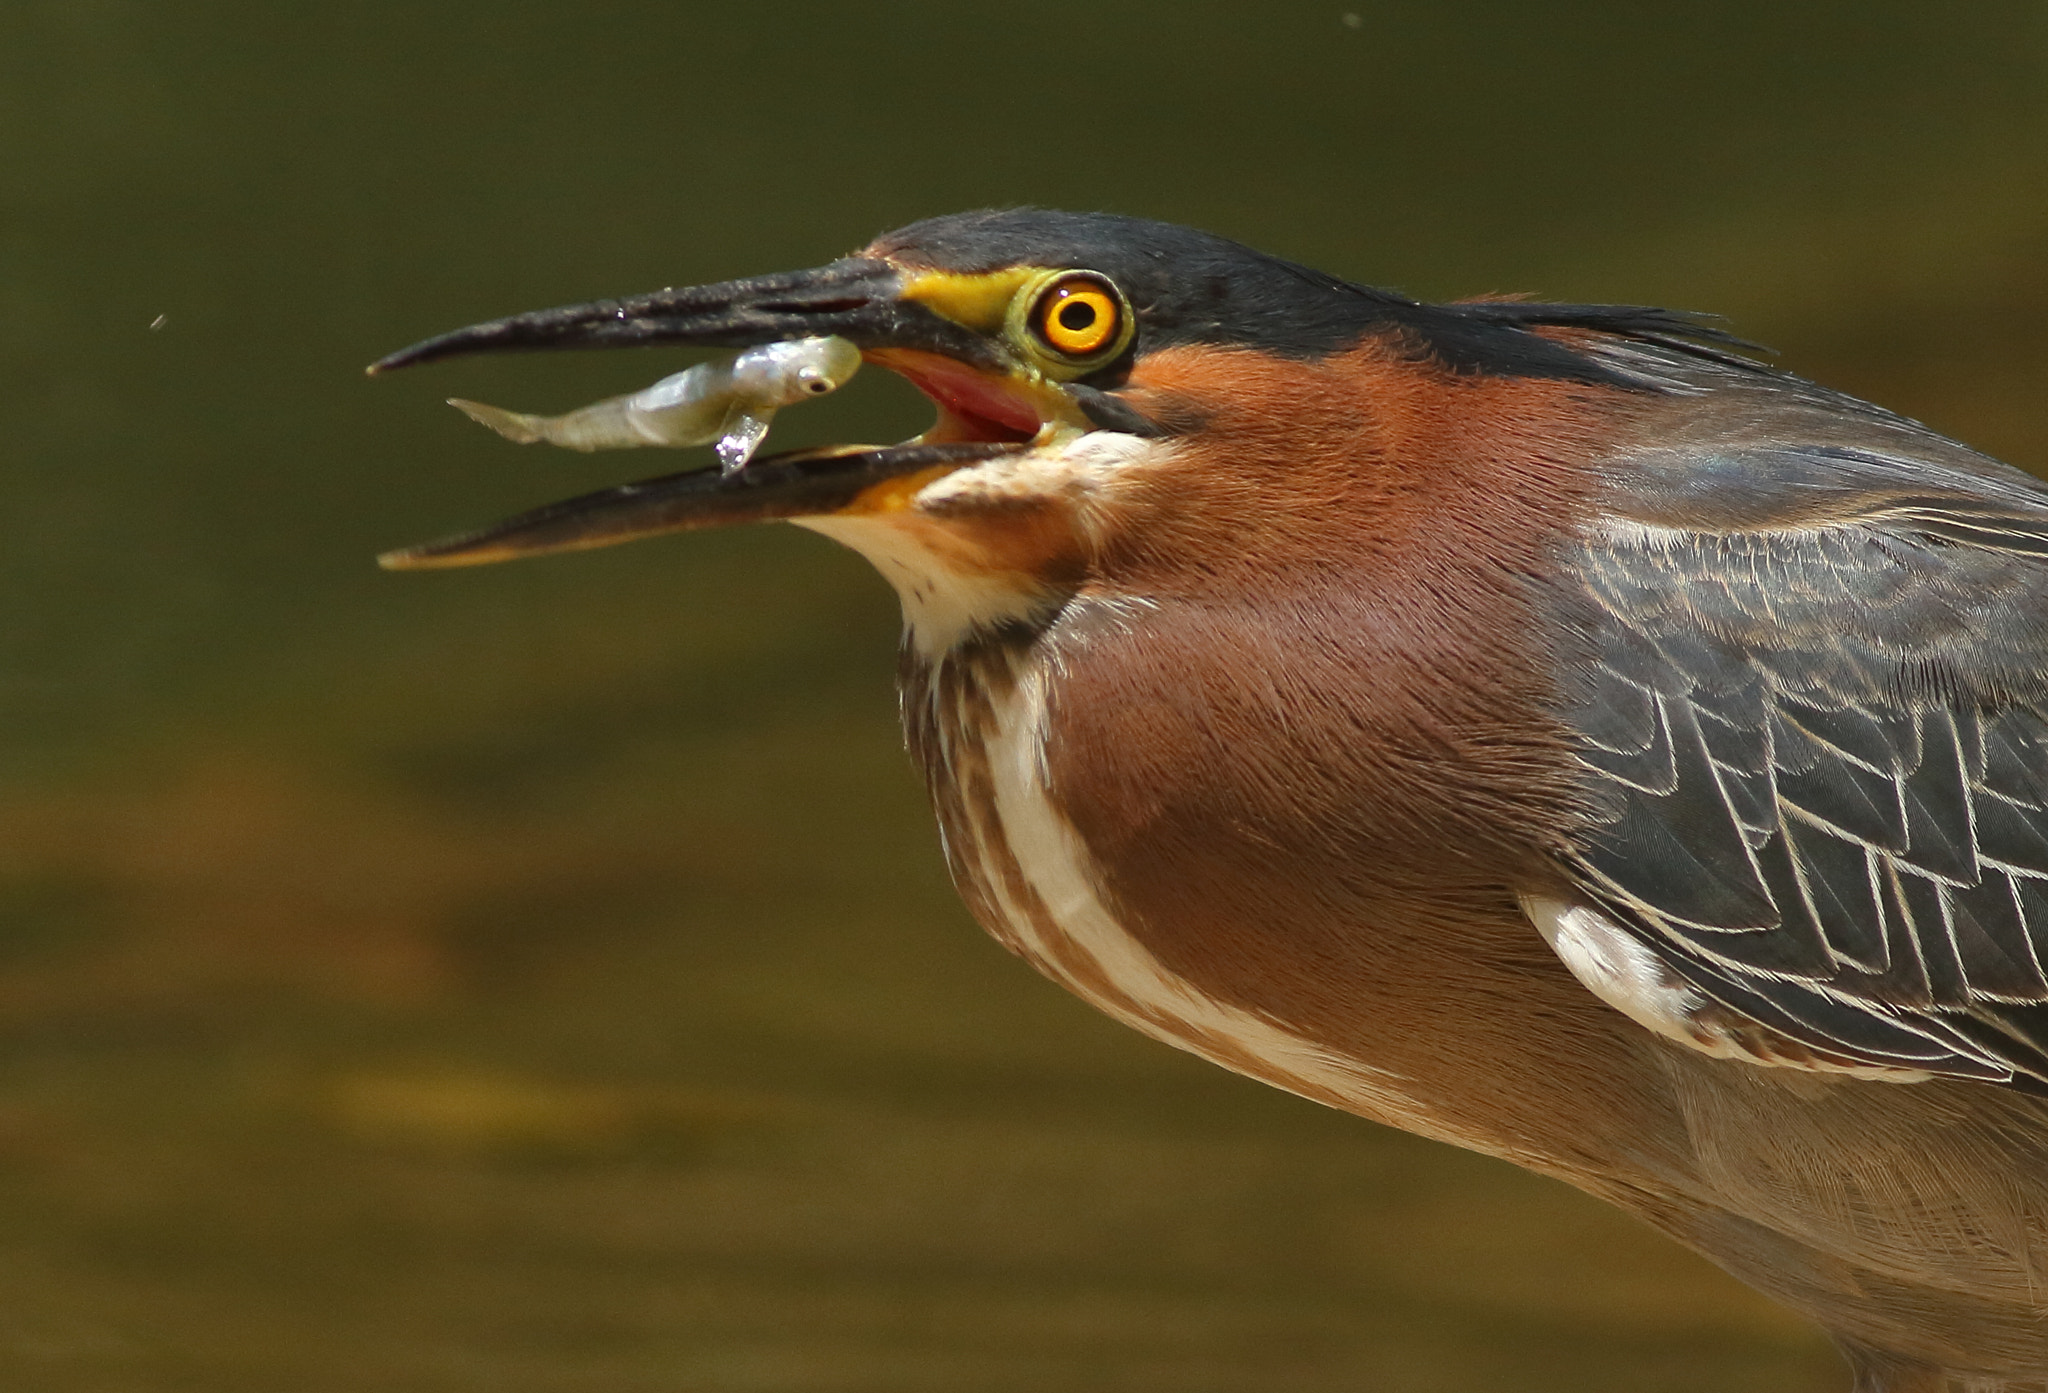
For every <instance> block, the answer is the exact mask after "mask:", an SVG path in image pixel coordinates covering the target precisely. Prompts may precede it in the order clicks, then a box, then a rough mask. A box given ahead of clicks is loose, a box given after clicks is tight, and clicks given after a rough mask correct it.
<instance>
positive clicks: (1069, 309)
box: [1059, 300, 1095, 334]
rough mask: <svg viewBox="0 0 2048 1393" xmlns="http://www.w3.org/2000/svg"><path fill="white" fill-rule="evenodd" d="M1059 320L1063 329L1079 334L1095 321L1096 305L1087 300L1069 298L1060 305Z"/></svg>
mask: <svg viewBox="0 0 2048 1393" xmlns="http://www.w3.org/2000/svg"><path fill="white" fill-rule="evenodd" d="M1059 321H1060V327H1061V328H1062V329H1066V330H1069V331H1071V332H1073V333H1076V334H1078V333H1080V332H1081V331H1082V330H1083V329H1086V328H1089V327H1091V326H1092V325H1093V324H1094V323H1095V306H1093V305H1091V304H1089V303H1088V302H1087V301H1085V300H1069V301H1067V303H1065V304H1064V305H1061V306H1060V310H1059Z"/></svg>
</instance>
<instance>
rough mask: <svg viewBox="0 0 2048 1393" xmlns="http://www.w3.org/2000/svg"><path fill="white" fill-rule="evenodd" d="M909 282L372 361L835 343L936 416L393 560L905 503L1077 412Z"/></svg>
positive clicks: (714, 296)
mask: <svg viewBox="0 0 2048 1393" xmlns="http://www.w3.org/2000/svg"><path fill="white" fill-rule="evenodd" d="M907 279H908V278H907V277H906V275H905V273H904V272H903V271H901V270H899V268H897V267H896V266H893V265H891V264H890V263H889V262H886V261H882V260H879V259H876V258H872V257H859V256H856V257H848V258H846V259H844V260H841V261H835V262H833V263H832V264H830V265H828V266H822V267H819V268H817V269H815V270H810V271H796V272H788V273H784V274H781V275H773V276H759V277H754V278H751V279H748V280H739V281H728V282H726V283H724V284H721V285H709V286H697V287H691V288H688V289H673V290H661V291H656V292H654V293H652V294H648V295H637V296H633V297H630V298H628V299H622V300H600V301H596V302H594V303H591V304H587V305H570V306H566V307H563V308H560V309H550V310H539V311H536V312H533V313H530V314H520V315H514V316H512V317H511V318H509V319H499V320H493V321H491V322H490V323H487V324H477V325H473V326H471V327H470V328H467V329H458V330H456V331H455V332H453V333H449V334H443V335H440V336H439V337H437V338H431V339H428V340H426V341H424V342H422V343H418V344H414V345H413V346H412V347H410V348H404V349H400V350H399V351H398V352H396V353H393V354H391V355H390V356H389V357H386V358H383V359H381V360H379V361H378V362H376V363H373V364H372V365H371V366H370V368H369V371H370V373H371V374H373V375H376V374H381V373H385V372H390V371H393V370H395V369H397V368H403V367H411V366H413V365H415V364H419V363H430V362H436V361H438V360H440V359H443V358H454V357H461V356H465V355H468V354H473V353H500V352H513V351H518V350H524V349H561V348H617V347H630V346H637V345H644V344H683V345H691V346H695V347H704V348H748V347H752V346H753V345H756V344H762V343H771V342H774V341H777V340H781V339H794V338H807V337H813V336H822V335H827V334H833V335H838V336H839V337H841V338H844V339H847V340H849V341H851V342H852V343H854V344H855V345H856V346H858V347H859V348H860V349H861V351H862V356H863V357H864V358H866V359H867V360H868V361H870V362H873V363H875V364H877V365H880V366H883V367H887V368H890V369H892V370H894V371H896V372H898V373H900V374H902V375H903V376H904V377H907V378H908V379H910V381H911V382H913V383H914V384H916V385H917V386H918V387H919V388H920V389H921V390H922V391H923V392H924V393H925V394H926V395H927V396H928V397H930V398H931V399H932V400H933V401H934V402H935V403H937V404H938V407H939V421H938V423H937V424H936V425H935V426H934V427H933V428H932V429H931V430H928V431H926V432H925V433H924V434H922V435H920V436H919V437H917V438H916V439H914V440H911V441H907V442H905V443H903V444H900V445H890V446H859V445H842V446H831V447H826V448H823V449H812V450H797V451H790V452H786V453H783V454H779V455H770V456H763V457H760V458H757V459H756V460H754V461H752V462H750V463H749V464H748V465H747V466H746V467H745V468H744V469H741V470H738V471H736V472H734V473H732V474H730V475H724V474H721V473H720V471H719V470H718V469H716V468H715V467H705V468H702V469H697V470H691V471H687V472H684V473H678V474H670V475H664V476H662V477H659V478H653V479H646V480H642V481H640V482H638V483H632V484H626V485H622V486H620V487H617V488H611V489H604V490H600V491H598V492H596V493H590V494H585V495H583V496H581V497H578V498H572V499H568V500H566V501H564V502H560V503H556V504H552V505H550V506H548V507H544V508H539V509H536V510H534V511H532V512H528V513H523V514H521V515H519V516H517V517H514V518H509V519H507V520H505V521H503V522H500V523H497V524H495V525H493V526H490V527H486V528H483V529H481V530H479V531H476V532H471V533H467V534H465V535H462V536H458V537H452V538H448V539H445V540H442V541H437V542H431V543H428V544H426V545H424V546H417V547H408V548H405V549H403V550H399V551H393V552H387V553H386V554H385V555H383V556H381V557H379V558H378V561H379V564H381V565H383V566H385V567H386V568H388V569H394V570H414V569H422V568H429V567H445V566H471V565H480V564H483V563H486V562H492V561H505V560H510V559H512V558H514V557H519V556H532V555H539V554H542V553H546V552H554V551H572V550H581V549H585V548H590V547H601V546H611V545H613V544H615V543H618V542H624V541H630V540H632V539H634V538H637V537H647V536H654V535H657V534H660V533H667V532H685V531H693V530H697V529H701V528H710V527H726V526H731V525H733V524H735V523H742V522H761V521H768V520H771V519H779V518H799V517H819V516H829V515H833V514H839V513H845V512H849V511H853V512H866V511H873V510H875V509H876V508H878V507H883V506H903V505H904V500H906V499H907V498H908V496H909V495H910V494H912V493H914V492H915V489H913V488H908V487H906V484H907V483H908V482H909V481H911V480H913V479H914V480H917V481H918V482H919V485H920V486H921V484H922V483H923V482H929V481H930V479H934V478H938V477H940V476H942V475H944V474H946V473H949V472H951V471H952V470H954V469H958V468H961V467H963V466H965V465H968V464H972V463H974V462H977V461H980V460H985V459H990V458H993V457H995V456H996V455H999V454H1006V453H1013V452H1015V451H1018V450H1021V449H1024V448H1027V447H1028V446H1029V444H1030V443H1031V442H1032V441H1033V440H1035V439H1036V438H1038V437H1039V436H1040V435H1041V433H1042V432H1043V431H1044V430H1045V429H1046V428H1047V426H1048V425H1049V424H1051V423H1052V422H1054V421H1057V420H1065V421H1070V422H1071V421H1074V420H1076V419H1078V408H1077V406H1076V404H1075V401H1074V399H1073V398H1072V397H1070V396H1068V395H1067V394H1066V393H1065V392H1063V391H1062V390H1061V389H1060V388H1059V387H1057V386H1056V385H1055V384H1051V383H1048V382H1045V381H1043V380H1042V379H1039V378H1037V377H1036V375H1035V374H1032V373H1030V372H1029V371H1028V370H1025V369H1023V368H1022V367H1021V366H1020V365H1019V364H1018V363H1016V362H1015V361H1014V360H1013V359H1012V358H1011V357H1010V356H1009V355H1008V354H1006V353H1005V352H1004V351H1003V350H1002V348H1001V346H1000V342H999V341H998V340H996V339H994V338H992V337H990V336H988V335H986V334H983V333H979V332H976V331H975V330H974V329H972V328H969V327H967V326H966V325H963V324H961V323H959V322H957V321H955V320H954V319H951V318H948V317H947V316H945V315H943V314H940V313H938V312H937V311H935V310H934V309H932V308H931V307H930V306H929V305H928V304H927V303H926V302H925V300H924V299H922V298H920V297H919V296H918V295H917V294H916V293H915V292H914V291H913V293H910V294H906V293H905V290H906V280H907Z"/></svg>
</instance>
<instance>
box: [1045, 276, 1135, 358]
mask: <svg viewBox="0 0 2048 1393" xmlns="http://www.w3.org/2000/svg"><path fill="white" fill-rule="evenodd" d="M1031 327H1032V329H1033V331H1034V332H1035V333H1036V334H1037V335H1038V337H1039V338H1040V339H1042V340H1043V341H1044V342H1045V344H1046V346H1047V347H1048V348H1051V349H1052V350H1053V351H1054V352H1056V353H1060V354H1063V355H1065V356H1066V357H1069V358H1089V357H1093V356H1094V355H1096V354H1098V353H1101V352H1102V351H1103V350H1104V349H1106V348H1110V347H1112V346H1113V345H1114V346H1120V345H1118V340H1119V339H1120V338H1121V337H1122V335H1123V329H1124V307H1123V301H1122V299H1121V298H1120V297H1119V296H1118V295H1117V293H1116V290H1115V288H1114V287H1113V286H1111V285H1110V284H1109V282H1108V281H1106V280H1104V279H1103V278H1102V277H1100V276H1098V275H1095V274H1093V273H1092V272H1086V271H1080V272H1074V273H1072V274H1069V275H1065V276H1061V277H1060V278H1059V279H1057V280H1055V281H1054V282H1053V283H1052V284H1050V285H1048V286H1046V287H1045V289H1043V290H1041V291H1040V292H1039V294H1038V300H1037V303H1036V304H1035V305H1034V306H1033V307H1032V311H1031Z"/></svg>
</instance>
